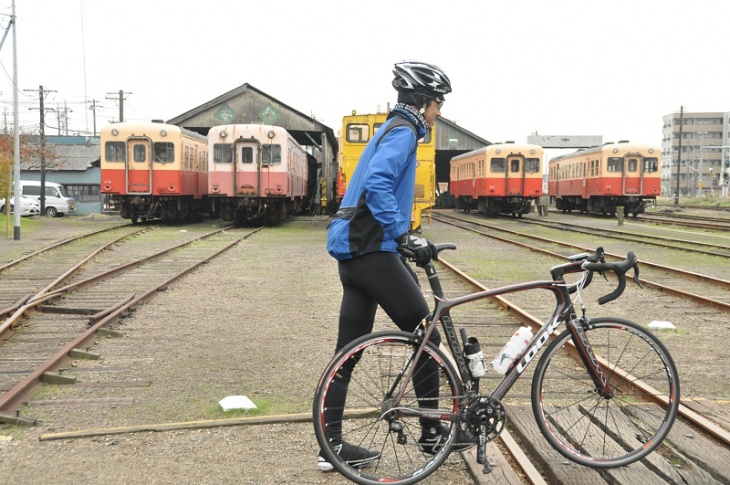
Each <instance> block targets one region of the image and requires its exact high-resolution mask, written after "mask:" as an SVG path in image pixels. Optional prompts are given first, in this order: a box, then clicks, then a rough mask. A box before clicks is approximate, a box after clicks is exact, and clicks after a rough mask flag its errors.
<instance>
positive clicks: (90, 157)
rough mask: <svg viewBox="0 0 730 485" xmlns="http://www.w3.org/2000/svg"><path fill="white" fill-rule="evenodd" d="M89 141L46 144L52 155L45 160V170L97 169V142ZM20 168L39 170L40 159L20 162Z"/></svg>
mask: <svg viewBox="0 0 730 485" xmlns="http://www.w3.org/2000/svg"><path fill="white" fill-rule="evenodd" d="M91 140H94V141H93V142H92V141H91ZM91 140H90V141H89V142H88V143H83V144H78V143H72V144H68V143H61V144H56V143H48V142H46V149H47V150H49V151H50V152H51V153H52V154H53V155H52V156H50V157H48V158H46V169H47V170H76V171H84V170H87V169H89V168H92V167H98V166H99V159H100V146H99V142H98V140H96V139H91ZM20 168H21V170H40V169H41V159H40V157H37V156H34V157H32V158H31V159H30V161H29V162H25V163H24V162H21V164H20Z"/></svg>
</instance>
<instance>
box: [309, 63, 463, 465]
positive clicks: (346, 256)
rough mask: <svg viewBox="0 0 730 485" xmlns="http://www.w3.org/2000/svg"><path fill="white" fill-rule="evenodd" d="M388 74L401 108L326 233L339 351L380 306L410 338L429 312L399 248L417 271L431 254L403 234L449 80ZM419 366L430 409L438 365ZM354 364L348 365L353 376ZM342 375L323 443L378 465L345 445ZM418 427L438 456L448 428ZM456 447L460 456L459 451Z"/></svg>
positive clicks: (400, 67) (426, 68)
mask: <svg viewBox="0 0 730 485" xmlns="http://www.w3.org/2000/svg"><path fill="white" fill-rule="evenodd" d="M393 74H394V75H395V78H394V79H393V82H392V84H393V87H394V88H395V90H396V91H397V92H398V103H397V104H396V105H395V107H394V108H393V110H392V111H391V113H390V114H389V116H388V119H387V121H386V122H385V123H384V124H383V125H382V126H381V127H380V129H379V131H378V132H377V133H376V134H375V136H373V138H372V139H371V140H370V142H368V144H367V146H366V147H365V150H364V151H363V153H362V156H361V157H360V160H359V161H358V164H357V167H356V168H355V171H354V173H353V175H352V178H351V179H350V182H349V185H348V187H347V190H346V192H345V195H344V197H343V199H342V203H341V205H340V209H339V211H338V212H337V214H336V215H335V217H334V220H333V221H332V223H331V225H330V226H329V229H328V235H327V250H328V252H329V253H330V255H332V256H333V257H334V258H335V259H337V260H338V269H339V275H340V281H341V282H342V288H343V294H342V303H341V306H340V317H339V328H338V335H337V345H336V351H339V350H340V349H342V348H343V347H344V346H346V345H347V344H348V343H350V342H352V341H353V340H355V339H357V338H359V337H361V336H363V335H366V334H368V333H370V332H371V331H372V329H373V322H374V320H375V312H376V310H377V307H378V305H380V306H381V307H382V308H383V310H384V311H385V312H386V313H387V315H388V316H389V317H390V318H391V320H393V322H394V323H395V324H396V325H397V326H398V327H399V328H400V329H401V330H405V331H408V332H413V331H415V329H416V328H417V327H418V325H419V324H420V323H421V321H422V320H423V319H424V318H425V317H426V316H427V315H428V314H429V307H428V303H427V302H426V300H425V298H424V297H423V294H422V293H421V289H420V287H419V285H418V282H417V280H416V277H415V273H413V270H412V269H411V268H410V267H409V266H408V263H407V262H406V261H405V259H403V258H402V257H401V256H400V255H399V253H398V252H397V248H398V246H403V247H406V248H408V249H410V250H411V251H413V252H414V253H415V255H416V260H417V261H416V264H418V265H423V264H425V263H427V262H428V261H429V260H430V259H432V258H434V257H435V256H436V254H435V249H434V247H433V245H432V244H431V243H429V242H428V241H427V240H426V239H425V238H423V237H419V236H416V235H411V234H409V232H408V229H409V226H410V220H411V210H412V205H413V193H414V185H415V174H416V148H417V147H418V140H419V139H421V138H423V137H424V136H425V135H426V133H427V132H428V131H429V130H430V129H431V127H432V126H433V125H434V123H435V122H436V118H437V117H438V116H441V107H442V105H443V103H444V95H446V94H448V93H450V92H451V82H450V81H449V78H448V77H447V76H446V74H445V73H444V72H443V71H442V70H441V69H439V68H438V67H437V66H434V65H433V64H427V63H425V62H419V61H404V62H400V63H397V64H395V68H394V70H393ZM440 340H441V337H440V335H439V334H438V333H434V335H433V337H432V342H433V343H435V344H436V345H438V344H439V343H440ZM422 360H423V362H418V363H417V371H416V372H417V373H418V374H419V375H418V376H414V379H413V380H414V382H419V383H420V385H418V386H417V387H416V394H417V397H418V398H419V400H422V401H421V404H420V405H421V406H422V407H431V406H433V405H435V403H436V400H434V399H428V398H433V397H434V396H433V394H432V393H433V391H432V390H433V389H438V378H439V376H438V373H437V370H438V367H437V365H436V364H435V363H434V362H433V361H432V360H431V359H430V358H424V359H422ZM354 366H355V363H352V366H351V367H350V371H351V370H352V368H354ZM344 370H345V372H343V373H342V374H343V375H338V377H339V380H338V381H336V382H334V383H332V384H331V386H332V387H331V390H330V393H329V398H328V401H327V411H326V413H325V419H326V422H327V438H328V439H329V440H330V442H331V443H332V444H333V448H334V449H335V450H336V452H337V453H338V454H339V455H340V456H341V457H343V458H344V459H345V461H347V462H348V463H349V464H350V465H352V466H362V465H365V464H367V463H369V462H371V461H373V460H376V459H377V458H378V457H379V456H380V453H379V452H377V451H370V450H368V449H366V448H362V447H360V446H356V445H354V444H351V443H347V442H345V441H343V440H342V436H341V433H342V426H341V419H342V408H343V406H344V403H345V400H346V397H347V387H348V383H349V379H350V373H348V372H347V369H344ZM434 382H435V384H434ZM426 390H429V391H426ZM429 392H430V393H431V394H430V395H429ZM421 427H422V434H421V437H420V439H419V446H420V448H421V450H422V451H423V452H425V453H430V454H435V453H436V452H437V451H438V449H439V448H440V447H441V445H442V443H443V442H444V441H445V438H446V437H447V436H448V428H447V427H446V426H442V425H441V424H440V423H439V422H438V421H430V420H422V421H421ZM460 441H461V440H460ZM469 446H470V445H467V446H465V447H462V448H461V449H466V448H468V447H469ZM454 449H455V450H457V451H461V450H460V449H459V448H458V447H456V446H455V447H454ZM318 467H319V468H320V469H321V470H323V471H329V470H331V469H332V465H331V464H330V463H328V462H327V460H326V459H325V458H324V457H323V456H322V453H321V452H320V454H319V460H318Z"/></svg>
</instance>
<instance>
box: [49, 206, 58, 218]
mask: <svg viewBox="0 0 730 485" xmlns="http://www.w3.org/2000/svg"><path fill="white" fill-rule="evenodd" d="M46 215H47V216H48V217H56V216H57V215H58V211H57V210H56V208H55V207H46Z"/></svg>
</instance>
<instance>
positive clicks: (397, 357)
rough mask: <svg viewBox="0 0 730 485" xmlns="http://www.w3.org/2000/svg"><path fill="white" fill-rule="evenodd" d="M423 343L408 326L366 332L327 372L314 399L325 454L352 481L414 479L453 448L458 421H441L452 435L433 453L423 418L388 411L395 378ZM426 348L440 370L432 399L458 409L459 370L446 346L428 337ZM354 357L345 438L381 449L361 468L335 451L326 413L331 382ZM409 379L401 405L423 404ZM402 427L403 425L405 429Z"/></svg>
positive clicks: (440, 405) (318, 434)
mask: <svg viewBox="0 0 730 485" xmlns="http://www.w3.org/2000/svg"><path fill="white" fill-rule="evenodd" d="M419 344H420V342H419V341H418V339H417V338H416V337H415V335H414V334H412V333H407V332H399V331H384V332H377V333H373V334H369V335H365V336H363V337H361V338H359V339H357V340H355V341H353V342H352V343H350V344H349V345H347V346H346V347H345V348H343V349H342V350H341V351H340V352H338V353H337V354H336V355H335V357H334V358H333V359H332V361H331V362H330V363H329V364H328V366H327V367H326V369H325V370H324V372H323V373H322V377H321V378H320V380H319V384H318V386H317V390H316V392H315V394H314V402H313V404H312V413H313V422H314V430H315V435H316V437H317V441H318V443H319V446H320V454H321V456H323V457H324V458H325V459H326V460H327V461H328V462H329V463H330V464H332V466H333V467H334V469H335V470H337V471H338V472H340V473H341V474H342V475H344V476H345V477H347V478H348V479H349V480H352V481H353V482H356V483H359V484H362V485H372V484H376V483H382V482H384V481H385V482H388V483H397V484H401V485H407V484H411V483H415V482H417V481H420V480H422V479H423V478H425V477H426V476H428V475H429V474H431V473H432V472H433V471H435V470H436V469H437V468H438V467H439V466H440V465H441V464H442V463H443V462H444V460H446V458H447V457H448V455H449V453H450V451H451V448H452V446H453V443H454V440H455V438H456V436H457V433H458V430H459V424H458V422H452V421H442V422H443V423H445V424H447V426H449V435H448V438H447V440H446V442H445V443H444V444H443V446H442V447H441V448H440V449H439V450H438V451H437V452H436V454H433V455H431V454H428V453H424V452H423V451H421V449H420V447H419V446H418V440H419V438H420V434H421V425H420V421H419V418H417V417H409V416H403V415H398V416H397V417H394V416H392V414H393V413H390V414H391V415H390V417H389V413H388V412H387V411H388V410H391V409H392V406H391V405H390V404H389V403H388V402H387V399H388V397H387V396H386V394H387V392H388V390H389V389H390V388H391V387H392V386H393V380H394V378H395V377H396V376H397V375H398V374H400V373H401V372H400V371H401V370H402V369H403V368H404V365H405V362H406V360H407V357H408V356H410V355H411V354H413V353H414V352H415V351H416V350H417V349H418V347H419ZM424 352H425V355H428V358H429V359H433V361H435V363H436V364H437V365H438V372H439V386H440V389H439V394H438V396H439V397H438V399H437V400H436V403H433V402H432V403H431V404H437V408H438V409H440V410H445V411H448V412H453V413H458V411H459V405H460V404H459V396H461V395H462V389H463V386H462V383H461V379H460V377H459V374H458V372H457V371H456V370H455V369H454V367H453V365H452V364H451V362H450V361H449V360H448V359H447V358H446V357H445V355H444V354H443V352H442V351H441V350H440V349H438V348H437V347H434V346H433V345H432V344H430V343H429V344H428V345H427V346H426V347H425V350H424ZM358 356H359V357H358ZM353 358H355V359H359V361H358V362H357V364H356V365H355V367H354V369H353V371H352V375H351V378H350V382H349V388H348V391H347V401H346V404H345V409H344V410H343V413H344V417H343V419H342V421H341V424H342V440H344V441H346V442H348V443H351V444H354V445H356V446H360V447H364V448H367V449H368V450H371V451H378V452H380V457H379V458H378V459H376V460H374V461H373V462H372V463H369V464H368V465H366V466H364V467H362V468H358V467H356V466H350V465H349V464H348V463H347V462H346V459H345V457H341V456H340V455H338V454H337V453H336V452H335V450H334V449H333V446H332V444H331V443H330V441H329V439H328V436H327V428H328V426H331V425H332V423H327V419H326V417H325V410H326V409H328V408H327V406H326V402H327V397H328V393H329V391H330V389H331V388H333V387H332V386H331V384H332V383H333V382H334V381H335V376H336V375H338V374H340V375H341V370H342V368H343V365H345V364H346V363H347V362H348V361H350V359H353ZM422 359H423V357H422ZM410 365H411V366H412V365H413V363H411V364H410ZM415 379H416V378H415V377H414V379H412V380H415ZM406 385H407V388H406V394H405V395H404V397H403V400H402V401H401V402H400V406H399V407H400V408H405V407H410V408H418V401H417V400H416V396H415V392H414V387H413V386H414V384H413V382H408V383H407V384H406ZM434 399H435V398H431V399H430V400H431V401H433V400H434ZM392 423H397V424H392ZM398 428H401V431H400V432H399V431H398ZM399 437H400V440H399Z"/></svg>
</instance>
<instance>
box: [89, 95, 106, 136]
mask: <svg viewBox="0 0 730 485" xmlns="http://www.w3.org/2000/svg"><path fill="white" fill-rule="evenodd" d="M96 108H103V106H101V105H98V104H96V100H95V99H92V100H91V106H89V109H90V110H91V112H92V114H93V116H92V117H93V119H94V136H96Z"/></svg>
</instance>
